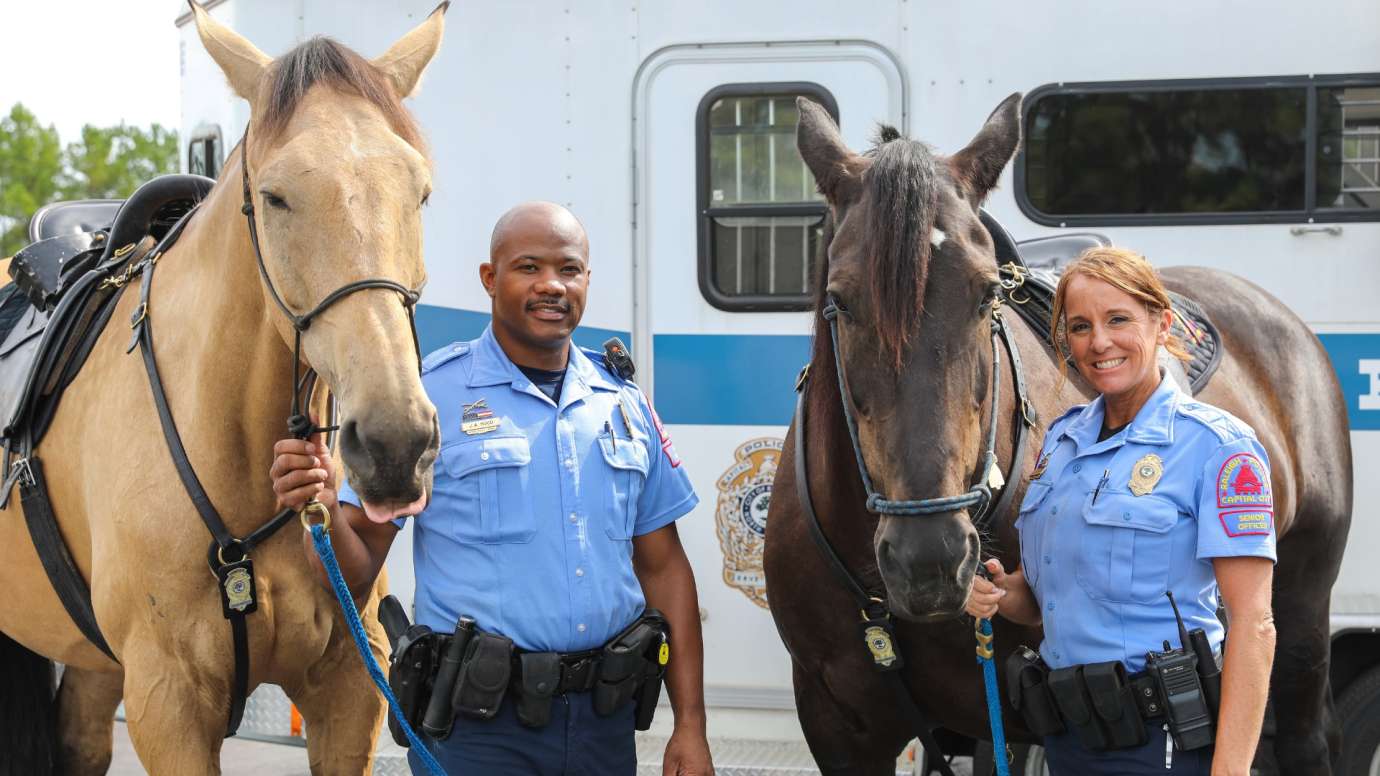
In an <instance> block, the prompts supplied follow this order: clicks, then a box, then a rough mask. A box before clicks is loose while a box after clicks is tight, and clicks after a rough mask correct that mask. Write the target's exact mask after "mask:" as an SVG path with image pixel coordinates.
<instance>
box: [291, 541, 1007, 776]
mask: <svg viewBox="0 0 1380 776" xmlns="http://www.w3.org/2000/svg"><path fill="white" fill-rule="evenodd" d="M312 530H315V529H312ZM977 642H978V645H977V661H978V663H980V664H981V665H982V683H983V685H984V686H985V687H986V690H987V721H988V723H989V724H990V725H991V726H992V761H993V764H995V765H996V766H997V776H1011V769H1010V766H1008V765H1007V763H1006V731H1005V730H1004V729H1003V728H1002V724H1001V698H1000V697H999V696H998V695H997V666H996V663H995V661H993V660H992V621H991V620H988V619H987V618H985V617H984V618H981V619H979V620H978V621H977Z"/></svg>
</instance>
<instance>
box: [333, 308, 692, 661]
mask: <svg viewBox="0 0 1380 776" xmlns="http://www.w3.org/2000/svg"><path fill="white" fill-rule="evenodd" d="M597 358H598V361H599V363H597V364H596V363H595V361H594V360H592V359H591V358H590V357H589V356H588V355H586V354H585V353H584V352H583V351H581V350H580V349H579V348H577V347H573V346H572V347H571V349H570V360H569V364H568V366H567V369H566V375H565V383H564V385H563V387H562V392H561V397H560V404H559V406H557V404H556V403H555V402H552V401H551V399H550V398H548V397H547V396H546V395H545V394H543V393H542V392H541V391H540V390H539V389H537V388H536V387H535V386H533V385H532V383H531V381H529V380H528V379H527V378H526V377H525V376H524V375H523V374H522V372H521V371H520V370H519V369H518V367H517V366H516V365H514V364H513V362H512V361H510V360H509V359H508V356H507V355H506V354H505V353H504V352H503V349H502V348H500V347H499V345H498V342H497V340H495V339H494V336H493V331H492V329H491V328H488V329H485V330H484V333H483V335H481V336H480V337H479V339H477V340H474V341H472V342H461V343H455V344H453V345H449V346H447V347H444V348H442V349H440V350H438V351H436V352H434V353H432V354H431V355H429V356H427V358H426V359H425V360H424V361H423V363H422V386H423V387H424V388H425V390H426V393H427V396H428V397H430V399H431V401H432V402H433V403H434V404H435V405H436V412H437V417H438V420H439V422H440V424H441V451H440V455H439V456H438V457H437V460H436V466H435V480H434V483H433V486H432V493H431V503H430V504H429V505H428V506H427V508H426V509H425V510H424V511H423V512H422V513H421V514H419V515H417V517H416V524H415V526H414V531H415V532H416V533H415V536H414V537H413V559H414V565H415V569H416V575H417V593H416V608H417V615H416V617H417V622H419V623H421V624H424V625H427V626H430V627H431V628H432V629H433V630H439V631H443V632H447V633H449V632H450V631H451V630H453V629H454V627H455V622H456V620H457V619H458V618H459V616H460V615H462V614H468V615H470V616H472V617H474V618H475V620H476V621H477V622H478V624H479V627H480V628H481V629H483V630H486V631H490V632H494V633H501V634H503V635H505V636H507V637H509V638H511V639H512V640H513V641H514V642H516V643H517V645H518V646H519V647H522V648H523V649H528V650H537V651H557V652H574V651H579V650H585V649H593V648H595V647H598V646H600V645H601V644H603V643H604V642H606V641H608V640H609V639H610V638H612V637H613V636H614V635H616V634H617V633H618V632H619V631H621V630H622V629H623V628H625V627H627V625H628V624H629V623H630V622H632V620H633V619H634V618H635V617H637V616H638V615H640V614H641V613H642V610H643V608H644V607H645V605H646V602H645V599H644V598H643V596H642V587H641V585H640V584H639V583H638V580H637V577H636V575H635V574H634V573H633V565H632V538H633V537H634V536H641V535H643V534H647V533H651V532H652V531H655V530H657V529H658V528H662V527H664V526H666V525H667V524H669V523H671V522H672V521H674V520H675V519H676V518H678V517H680V516H681V515H684V514H685V513H687V512H689V511H690V510H691V509H693V508H694V507H695V504H697V503H698V501H699V500H698V498H697V497H696V496H695V493H694V490H693V489H692V488H691V486H690V480H689V478H688V477H687V475H686V472H685V467H684V466H682V465H681V463H680V459H679V458H677V457H676V453H675V448H674V447H672V446H671V442H670V439H669V437H667V436H666V434H665V431H664V429H663V428H662V426H661V423H660V421H659V419H658V418H657V417H656V413H655V412H654V411H653V410H652V408H651V406H650V405H649V404H648V403H647V400H646V399H645V398H644V397H643V396H642V392H641V391H640V390H639V389H638V388H637V386H636V385H633V384H632V383H627V382H624V381H622V380H621V379H619V378H618V377H617V376H616V375H614V374H612V373H611V372H609V371H607V370H606V368H605V366H604V365H603V358H602V356H598V357H597ZM480 402H482V403H480ZM467 408H468V409H467ZM465 426H468V427H469V428H470V430H471V431H472V432H476V433H466V431H465V430H464V427H465ZM489 426H496V427H495V428H492V429H491V430H489V429H488V427H489ZM480 429H486V430H482V431H480ZM339 498H340V500H341V501H345V502H348V503H351V504H356V505H357V504H359V497H358V496H357V495H356V494H355V493H354V491H353V490H352V489H351V488H350V487H349V485H348V484H346V485H344V486H342V487H341V488H340V494H339Z"/></svg>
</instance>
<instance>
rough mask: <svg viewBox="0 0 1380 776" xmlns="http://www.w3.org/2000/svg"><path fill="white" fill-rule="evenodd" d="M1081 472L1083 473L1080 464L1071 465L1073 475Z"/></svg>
mask: <svg viewBox="0 0 1380 776" xmlns="http://www.w3.org/2000/svg"><path fill="white" fill-rule="evenodd" d="M1081 471H1083V464H1081V463H1076V464H1074V465H1073V473H1074V474H1077V473H1079V472H1081Z"/></svg>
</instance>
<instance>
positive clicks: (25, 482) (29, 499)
mask: <svg viewBox="0 0 1380 776" xmlns="http://www.w3.org/2000/svg"><path fill="white" fill-rule="evenodd" d="M17 465H18V466H20V467H22V473H21V475H20V478H19V497H20V500H21V502H22V503H23V506H24V509H23V511H24V522H25V523H27V524H28V526H29V537H30V538H31V539H33V543H34V549H35V550H37V551H38V558H39V560H40V561H42V562H43V570H44V571H45V572H47V573H48V581H49V582H50V583H51V584H52V585H53V590H55V591H57V595H58V600H60V601H62V608H63V609H66V610H67V616H68V617H71V618H72V622H74V623H76V624H77V629H78V630H80V631H81V633H82V635H83V636H85V637H86V638H87V640H88V641H90V642H91V643H92V644H95V645H96V647H97V648H99V649H100V650H101V651H102V652H104V653H105V654H106V656H107V657H109V658H110V659H111V660H114V661H115V662H116V663H118V662H120V661H119V660H118V659H117V658H116V657H115V653H114V652H112V651H111V649H110V645H109V644H107V643H106V641H105V636H103V635H102V634H101V628H100V626H99V625H97V624H96V611H95V609H94V608H93V607H92V605H91V588H90V587H88V586H87V584H86V580H85V579H84V578H83V577H82V575H81V571H79V570H78V569H77V564H76V563H75V562H74V561H73V560H72V553H71V552H69V551H68V550H67V544H66V543H65V542H64V541H63V540H62V534H61V533H59V531H58V525H57V518H56V517H55V516H54V515H53V505H52V502H50V501H49V499H48V483H47V481H46V480H45V479H44V478H43V464H42V462H41V461H39V459H38V456H30V457H29V458H28V459H26V460H23V461H20V462H19V463H18V464H17Z"/></svg>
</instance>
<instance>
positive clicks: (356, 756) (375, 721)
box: [283, 615, 387, 776]
mask: <svg viewBox="0 0 1380 776" xmlns="http://www.w3.org/2000/svg"><path fill="white" fill-rule="evenodd" d="M337 617H339V615H337ZM337 622H338V625H339V630H338V631H337V637H336V638H335V639H333V640H332V642H331V644H330V646H329V647H328V648H327V650H326V653H325V654H324V655H323V656H322V657H321V658H320V660H318V661H317V662H316V664H315V665H313V666H312V667H311V668H310V669H308V670H307V672H306V675H305V677H304V678H303V679H302V680H301V681H300V682H295V683H285V684H283V690H284V691H285V692H286V693H287V694H288V697H289V698H291V699H292V702H293V703H294V704H296V706H297V709H298V711H300V712H302V720H303V722H305V723H306V731H307V757H308V759H309V761H310V763H311V772H312V776H363V775H365V774H369V773H371V772H372V769H373V764H374V744H375V742H376V739H377V737H378V731H379V728H380V727H381V726H382V724H383V718H384V714H385V713H386V712H387V704H386V703H385V702H384V700H383V698H382V696H380V695H379V693H378V691H377V690H375V689H374V684H373V681H372V680H371V679H370V678H369V674H368V673H367V672H366V670H365V668H364V664H363V663H362V662H361V661H360V656H359V653H358V651H356V649H355V645H354V641H353V640H352V639H351V638H350V636H349V635H348V633H347V632H345V624H344V622H341V621H339V620H338V621H337ZM364 622H365V623H366V625H365V628H366V631H367V632H368V634H369V646H370V647H371V648H372V651H373V655H374V659H375V660H379V661H380V662H381V663H383V664H385V665H386V663H384V661H385V660H386V654H387V652H386V651H385V647H384V644H385V639H386V637H385V636H384V634H383V628H382V626H380V625H379V624H378V620H377V619H375V618H374V617H373V616H368V615H366V616H365V618H364ZM385 670H386V669H385Z"/></svg>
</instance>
